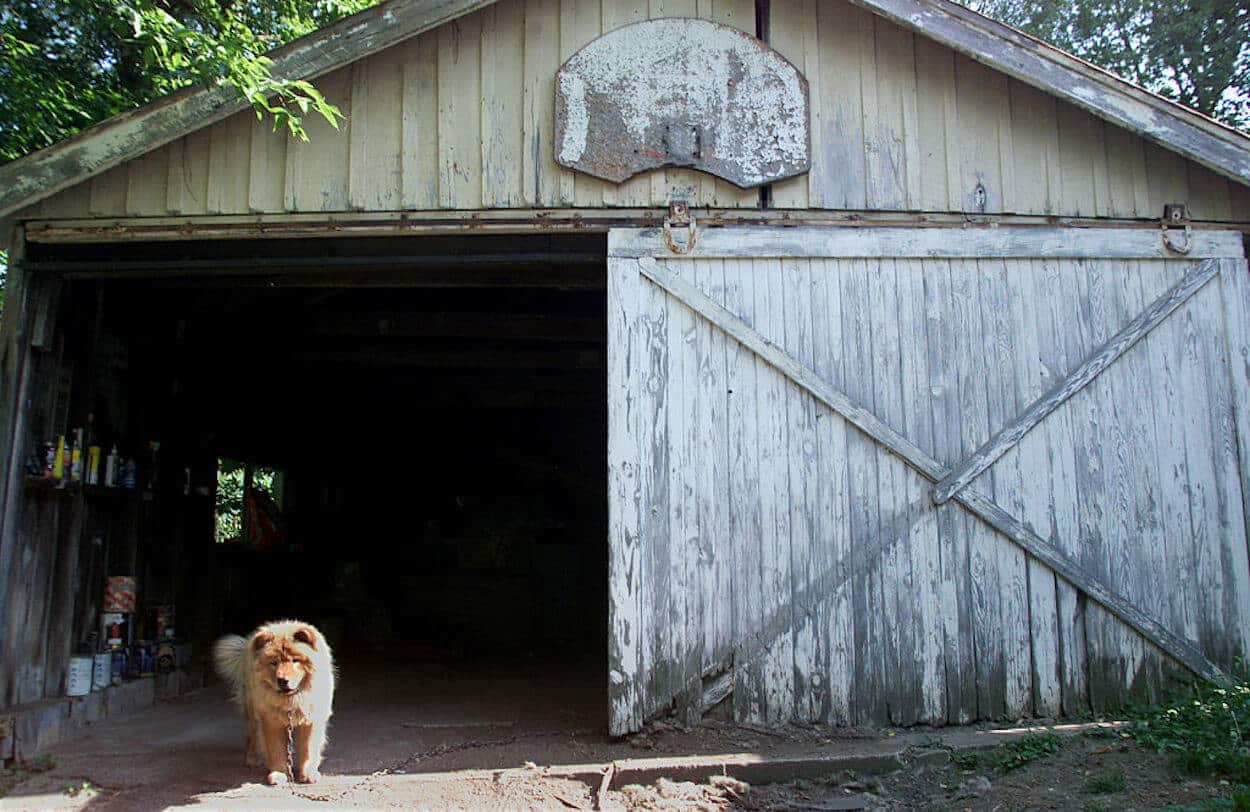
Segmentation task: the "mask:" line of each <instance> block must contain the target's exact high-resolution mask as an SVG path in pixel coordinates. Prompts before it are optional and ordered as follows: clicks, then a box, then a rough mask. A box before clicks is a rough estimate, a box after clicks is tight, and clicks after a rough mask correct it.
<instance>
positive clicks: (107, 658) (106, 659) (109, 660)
mask: <svg viewBox="0 0 1250 812" xmlns="http://www.w3.org/2000/svg"><path fill="white" fill-rule="evenodd" d="M112 681H113V654H112V653H111V652H108V651H106V652H104V653H103V654H97V655H95V657H93V658H92V662H91V690H93V691H102V690H104V689H105V688H107V687H108V686H109V683H110V682H112Z"/></svg>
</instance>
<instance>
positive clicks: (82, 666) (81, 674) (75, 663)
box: [65, 655, 92, 696]
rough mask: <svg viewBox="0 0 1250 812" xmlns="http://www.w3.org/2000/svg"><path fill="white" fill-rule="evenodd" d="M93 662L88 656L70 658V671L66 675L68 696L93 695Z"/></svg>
mask: <svg viewBox="0 0 1250 812" xmlns="http://www.w3.org/2000/svg"><path fill="white" fill-rule="evenodd" d="M91 669H92V660H91V658H90V657H88V656H86V655H78V656H74V657H70V658H69V670H68V671H67V672H66V674H65V694H66V696H86V695H87V694H89V693H91Z"/></svg>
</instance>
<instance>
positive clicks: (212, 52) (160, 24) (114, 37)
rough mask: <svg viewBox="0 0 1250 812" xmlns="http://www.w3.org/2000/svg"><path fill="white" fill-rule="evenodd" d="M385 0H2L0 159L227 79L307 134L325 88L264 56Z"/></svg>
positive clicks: (330, 111) (332, 115) (327, 107)
mask: <svg viewBox="0 0 1250 812" xmlns="http://www.w3.org/2000/svg"><path fill="white" fill-rule="evenodd" d="M373 2H376V0H247V1H246V2H241V3H239V2H230V3H219V2H214V0H167V2H158V0H5V2H4V3H3V4H0V106H2V108H3V109H4V111H5V114H4V116H2V117H0V161H10V160H13V159H14V158H18V157H20V156H22V155H25V154H26V153H29V152H33V151H35V150H38V149H41V148H43V147H46V146H48V145H49V144H53V143H56V142H57V141H60V140H62V139H64V138H66V137H68V136H70V135H73V134H74V133H76V132H78V131H79V130H81V129H83V128H85V127H88V126H90V125H91V124H94V123H95V122H97V121H101V120H103V119H105V118H108V117H109V116H112V115H114V114H116V113H120V112H123V111H125V110H128V109H131V108H134V107H138V106H140V105H143V104H145V103H147V102H149V101H152V100H154V99H156V98H159V97H160V96H163V95H165V94H167V93H169V92H171V91H173V90H177V89H178V88H181V87H184V86H187V85H192V84H201V85H209V84H214V83H222V84H225V85H228V86H230V87H233V88H234V89H235V90H237V91H238V93H239V94H240V96H241V97H242V98H244V99H246V100H247V101H248V102H249V103H250V104H251V105H252V106H253V108H255V109H256V111H257V114H258V115H260V116H269V117H271V118H272V120H273V122H274V126H275V127H284V128H286V129H288V130H289V131H290V132H291V134H292V135H294V136H296V137H304V130H303V126H302V119H303V117H304V116H305V115H306V114H308V113H310V112H312V113H314V114H318V115H322V116H324V117H325V118H326V119H328V120H329V121H331V123H337V121H338V120H339V119H340V118H341V117H342V114H341V113H340V112H339V111H338V109H337V108H335V107H334V106H333V105H331V104H328V103H327V102H326V101H325V99H324V98H323V97H322V96H321V94H320V93H318V92H317V90H316V88H315V87H314V86H313V85H312V84H310V83H308V82H301V81H279V80H275V79H274V78H273V77H272V76H271V75H270V73H269V69H268V66H269V61H268V59H266V58H265V56H264V54H265V52H267V51H269V50H271V49H273V48H276V47H277V46H279V45H281V44H283V43H285V42H288V41H290V40H292V39H295V38H297V37H300V36H303V35H304V34H307V33H309V32H311V31H314V30H316V29H317V28H320V27H322V26H325V25H328V24H329V23H331V22H333V21H334V20H336V19H338V18H340V17H343V16H345V15H347V14H351V13H353V12H356V11H359V10H360V9H362V8H365V7H367V6H369V5H372V4H373Z"/></svg>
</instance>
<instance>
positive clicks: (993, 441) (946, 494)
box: [933, 259, 1220, 505]
mask: <svg viewBox="0 0 1250 812" xmlns="http://www.w3.org/2000/svg"><path fill="white" fill-rule="evenodd" d="M1219 270H1220V262H1219V260H1214V259H1208V260H1206V261H1205V262H1202V263H1199V264H1198V265H1196V266H1194V267H1193V268H1191V269H1190V270H1189V271H1188V272H1187V273H1186V274H1185V275H1184V276H1183V277H1181V280H1180V281H1179V282H1177V283H1176V284H1175V285H1173V286H1172V287H1171V288H1170V289H1168V290H1167V291H1166V292H1165V293H1164V294H1163V295H1162V296H1160V297H1159V298H1157V299H1155V300H1154V301H1153V302H1152V303H1151V304H1150V306H1149V307H1147V308H1146V309H1145V310H1144V311H1143V312H1142V313H1141V314H1140V315H1138V316H1137V318H1135V319H1133V320H1132V321H1130V322H1129V323H1128V324H1126V325H1125V326H1124V328H1123V329H1122V330H1120V332H1118V333H1116V334H1115V335H1114V336H1112V337H1111V338H1110V340H1108V341H1107V343H1105V344H1103V345H1102V346H1101V347H1099V348H1098V349H1097V350H1095V351H1094V352H1093V353H1092V354H1090V356H1089V357H1088V358H1086V359H1085V361H1084V362H1082V363H1081V365H1080V366H1078V367H1077V368H1076V369H1074V370H1072V372H1070V373H1069V374H1068V376H1067V377H1065V378H1064V379H1063V380H1061V381H1059V382H1058V383H1057V384H1055V385H1054V386H1053V387H1051V388H1050V390H1049V391H1047V392H1046V393H1045V394H1043V395H1042V396H1041V397H1039V398H1038V399H1037V400H1035V401H1033V403H1032V405H1030V406H1029V407H1028V408H1027V409H1025V410H1024V412H1023V413H1021V414H1020V416H1019V417H1017V418H1016V419H1015V420H1013V421H1012V422H1011V423H1009V424H1007V425H1006V426H1005V427H1003V429H1002V430H1001V431H999V432H998V433H997V434H995V435H994V436H993V437H991V438H990V439H988V440H986V441H985V443H984V444H983V445H982V446H981V447H980V448H978V449H977V450H976V451H974V452H972V453H971V454H969V455H968V457H967V458H966V459H965V460H964V461H963V462H961V463H959V464H957V465H956V466H955V467H954V468H952V469H951V471H950V473H949V474H947V475H946V476H945V477H943V478H942V480H941V481H940V482H938V484H937V486H936V487H934V489H933V502H934V504H938V505H941V504H943V503H945V502H946V501H947V500H949V499H950V498H951V497H952V496H954V495H955V494H956V493H958V492H959V491H960V489H962V488H963V487H964V486H965V485H967V484H968V483H969V482H971V481H972V480H974V479H976V478H977V477H978V476H980V475H981V472H983V471H984V470H985V469H986V468H989V467H990V466H991V465H993V464H994V462H995V461H996V460H998V458H999V457H1001V456H1002V455H1003V454H1006V453H1007V451H1008V450H1009V449H1010V448H1011V447H1012V446H1014V445H1015V444H1016V443H1018V442H1019V441H1020V439H1021V438H1022V437H1024V435H1026V434H1028V433H1029V431H1030V430H1031V429H1032V428H1033V427H1034V426H1036V425H1037V424H1038V423H1040V422H1042V421H1043V420H1044V419H1046V416H1047V415H1048V414H1050V413H1051V412H1053V411H1054V410H1055V409H1058V408H1059V407H1060V406H1061V405H1063V403H1064V402H1065V401H1067V399H1068V398H1070V397H1072V396H1073V395H1075V394H1076V393H1077V392H1079V391H1081V390H1082V389H1084V388H1085V386H1086V384H1088V383H1089V382H1090V381H1092V380H1094V378H1096V377H1098V375H1099V374H1100V373H1101V372H1102V371H1103V370H1104V369H1106V368H1107V367H1109V366H1111V364H1112V363H1114V362H1115V360H1116V359H1117V358H1119V357H1120V356H1121V355H1123V354H1124V353H1126V352H1128V350H1129V349H1130V348H1131V347H1132V346H1133V345H1134V344H1136V343H1137V342H1138V341H1140V340H1141V339H1142V338H1144V337H1145V336H1146V334H1147V333H1149V332H1150V331H1151V330H1153V329H1154V328H1155V327H1157V326H1158V325H1159V324H1160V323H1161V322H1162V321H1163V320H1164V319H1166V318H1167V317H1168V316H1170V315H1171V314H1172V313H1174V312H1175V311H1176V309H1177V308H1178V307H1180V306H1181V305H1183V304H1184V303H1185V302H1187V301H1189V298H1190V297H1191V296H1193V295H1194V294H1195V293H1197V292H1198V291H1199V289H1201V288H1202V286H1203V285H1205V284H1206V283H1207V282H1209V281H1211V279H1213V278H1214V277H1215V275H1216V274H1217V273H1218V272H1219Z"/></svg>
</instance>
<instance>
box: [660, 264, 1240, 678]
mask: <svg viewBox="0 0 1250 812" xmlns="http://www.w3.org/2000/svg"><path fill="white" fill-rule="evenodd" d="M638 269H639V271H640V272H641V273H642V275H643V276H645V277H646V278H647V279H649V280H651V281H652V282H654V283H655V284H656V285H658V286H659V287H660V288H662V289H663V290H665V291H666V292H667V293H668V294H669V295H670V296H672V297H674V298H675V299H677V300H678V301H679V302H681V303H682V304H684V305H685V306H687V307H689V308H690V309H691V310H693V311H694V312H696V313H698V314H699V315H700V316H702V317H703V318H705V319H707V320H708V321H710V322H711V323H712V324H714V325H716V326H717V327H718V328H720V329H721V330H723V331H724V332H725V333H727V334H728V335H730V336H731V337H733V338H734V339H735V340H736V341H738V342H739V343H741V344H742V345H743V346H744V347H746V348H747V349H749V350H751V351H752V352H754V353H755V354H756V355H757V356H759V357H760V358H761V359H762V360H764V361H765V362H767V363H768V364H771V365H772V366H773V367H775V368H776V369H777V370H778V371H779V372H781V373H782V374H783V375H785V376H786V377H788V378H790V379H791V380H792V381H793V382H794V383H795V384H796V385H798V386H799V387H801V388H802V389H803V390H805V391H806V392H808V393H809V394H811V395H812V396H813V397H815V398H816V399H817V400H819V401H820V402H821V403H824V404H825V405H826V406H828V407H829V408H830V409H833V410H834V411H835V412H837V413H838V414H839V415H841V416H842V417H843V418H844V419H845V420H847V421H848V422H850V423H851V424H852V425H854V426H855V427H856V428H858V429H859V430H860V431H862V432H863V433H864V434H866V435H868V436H869V437H870V438H872V439H873V440H874V441H875V442H877V443H878V444H880V445H881V446H882V447H884V448H885V449H886V450H887V451H889V452H890V453H892V454H894V455H895V456H896V457H898V458H899V459H901V460H903V461H904V462H905V463H907V464H908V465H909V466H911V467H912V468H914V469H915V470H916V471H917V472H919V473H920V474H921V475H922V476H924V477H925V478H926V479H928V480H929V481H930V482H938V481H940V480H941V479H942V478H943V477H945V476H946V474H947V473H948V472H947V470H946V468H945V467H944V466H943V465H942V464H941V463H940V462H938V461H937V460H935V459H933V458H932V457H930V456H929V455H928V454H926V453H925V452H924V451H922V450H921V449H920V448H919V447H918V446H916V445H915V444H914V443H912V442H911V441H910V440H908V439H907V438H906V437H903V436H902V435H901V434H899V433H898V432H896V431H895V430H894V429H892V428H890V427H889V426H888V425H886V424H885V423H883V422H882V421H881V420H880V419H879V418H877V416H876V415H874V414H872V413H871V412H869V411H868V410H867V409H864V408H861V407H860V406H858V405H856V404H854V403H853V402H851V400H850V399H849V398H848V397H847V396H846V395H844V394H843V393H842V392H840V391H838V390H837V389H835V388H834V387H832V386H830V385H829V384H828V383H826V382H825V381H824V380H823V379H822V378H821V377H820V376H819V375H817V374H816V373H815V372H813V371H812V370H810V369H808V368H807V367H805V366H803V365H802V364H800V363H799V362H798V361H796V360H795V359H794V358H792V357H791V356H789V355H788V354H786V353H785V352H784V351H783V350H781V349H780V348H778V347H777V346H776V345H775V344H773V343H772V342H771V341H769V340H768V339H767V338H765V337H764V336H762V335H760V334H759V333H757V332H756V331H755V330H753V329H752V328H751V327H750V325H748V324H747V323H746V322H744V321H742V319H740V318H738V317H737V315H735V314H734V313H732V312H730V311H729V310H728V309H726V308H725V307H723V306H722V305H720V304H719V303H718V302H716V301H714V300H712V299H711V298H709V297H708V296H706V295H704V293H703V292H702V291H700V290H699V289H698V288H696V287H694V286H693V285H691V284H690V283H689V282H687V281H685V280H684V279H682V278H681V277H679V276H677V275H676V274H673V273H671V272H669V271H668V270H666V269H664V268H662V267H660V265H659V263H658V262H656V261H655V260H654V259H653V258H650V257H643V258H640V259H639V262H638ZM955 499H956V501H958V502H959V503H960V504H962V505H963V506H964V507H965V508H966V509H967V510H968V511H969V512H971V513H972V514H974V515H976V516H977V517H979V518H980V519H981V520H982V521H984V522H985V523H987V524H988V525H990V526H991V527H993V528H994V529H995V530H998V531H999V532H1000V533H1002V534H1003V535H1005V536H1006V537H1007V538H1009V539H1011V540H1012V541H1013V542H1015V543H1016V544H1017V545H1019V546H1020V547H1022V548H1023V549H1025V550H1026V551H1028V552H1029V553H1030V554H1031V555H1033V556H1034V557H1035V558H1037V559H1038V560H1039V561H1041V562H1042V563H1043V564H1045V565H1046V566H1048V567H1050V568H1051V569H1052V570H1053V571H1054V572H1055V573H1056V574H1057V575H1059V576H1061V577H1062V578H1064V579H1066V580H1067V581H1069V582H1071V583H1072V585H1073V586H1075V587H1076V588H1077V589H1079V590H1081V591H1082V592H1084V593H1085V594H1086V595H1088V596H1089V597H1090V598H1092V599H1093V600H1095V601H1097V602H1098V603H1099V604H1101V605H1102V606H1103V607H1104V608H1106V609H1107V611H1109V612H1111V613H1112V614H1113V615H1115V616H1116V617H1118V618H1119V619H1120V620H1122V621H1123V622H1124V623H1126V624H1127V625H1128V626H1130V627H1131V628H1133V629H1134V630H1136V631H1137V632H1138V633H1139V634H1141V635H1142V636H1143V637H1145V638H1146V639H1147V640H1149V641H1150V642H1152V643H1154V644H1155V645H1156V646H1158V647H1159V648H1161V649H1163V650H1164V651H1165V652H1167V653H1168V654H1169V655H1171V656H1172V657H1173V658H1175V659H1176V660H1177V661H1178V662H1180V663H1183V664H1184V665H1185V666H1186V667H1188V668H1189V669H1190V670H1191V671H1193V672H1194V673H1195V674H1197V675H1199V676H1201V677H1203V678H1204V679H1208V680H1211V681H1213V682H1218V683H1231V682H1232V679H1231V677H1230V676H1229V675H1228V674H1227V673H1226V672H1224V671H1223V669H1221V668H1220V667H1219V666H1218V665H1216V664H1215V663H1213V662H1211V661H1210V660H1209V659H1208V658H1207V656H1206V655H1205V654H1204V653H1203V652H1202V651H1201V650H1199V649H1198V648H1197V646H1195V645H1194V644H1193V643H1191V642H1190V641H1188V640H1185V639H1183V638H1181V637H1179V636H1178V635H1175V634H1173V633H1172V632H1171V631H1169V630H1168V629H1167V628H1166V627H1164V626H1163V625H1162V624H1161V623H1159V622H1158V621H1156V620H1155V619H1154V618H1152V617H1150V616H1149V615H1147V614H1146V613H1145V612H1142V611H1141V610H1140V609H1138V608H1137V607H1136V606H1134V605H1133V603H1132V602H1131V601H1129V600H1128V599H1127V598H1125V597H1124V596H1123V595H1121V594H1120V593H1118V592H1116V591H1115V590H1114V589H1112V588H1111V587H1110V586H1108V585H1107V584H1105V583H1104V582H1103V581H1102V580H1101V579H1100V578H1098V577H1097V576H1096V575H1094V574H1093V573H1091V572H1089V571H1088V570H1086V569H1085V568H1084V567H1082V566H1081V565H1080V563H1079V562H1077V561H1074V560H1073V559H1071V558H1069V557H1068V556H1066V555H1065V554H1064V553H1063V552H1061V551H1060V550H1059V549H1058V548H1056V547H1054V546H1053V545H1051V544H1050V543H1049V542H1047V541H1046V540H1045V539H1043V538H1042V537H1041V536H1039V535H1037V533H1035V532H1033V530H1032V529H1031V528H1029V527H1027V526H1026V525H1024V524H1022V523H1021V522H1020V521H1018V520H1017V519H1015V518H1014V517H1013V516H1011V515H1010V514H1009V513H1007V512H1006V511H1005V510H1003V509H1002V508H1001V507H999V506H998V505H997V504H995V503H994V502H993V501H992V500H990V499H987V498H985V497H984V496H982V495H980V494H979V493H977V492H976V491H974V490H972V489H965V490H963V491H962V492H960V493H958V494H957V495H956V496H955Z"/></svg>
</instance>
